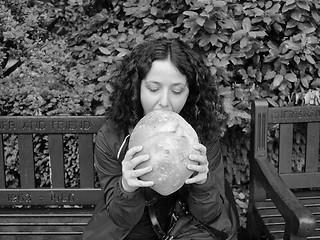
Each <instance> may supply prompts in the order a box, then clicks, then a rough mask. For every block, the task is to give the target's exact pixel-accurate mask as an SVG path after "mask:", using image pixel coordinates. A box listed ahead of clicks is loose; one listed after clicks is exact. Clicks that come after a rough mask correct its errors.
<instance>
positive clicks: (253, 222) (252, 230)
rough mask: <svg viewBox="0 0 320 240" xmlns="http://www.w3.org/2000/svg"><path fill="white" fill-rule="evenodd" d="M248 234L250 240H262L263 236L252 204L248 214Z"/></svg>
mask: <svg viewBox="0 0 320 240" xmlns="http://www.w3.org/2000/svg"><path fill="white" fill-rule="evenodd" d="M250 205H251V206H250ZM247 234H248V239H250V240H259V239H261V234H262V232H261V227H260V224H259V220H258V219H257V217H256V212H255V209H254V207H253V206H252V204H250V202H249V207H248V212H247Z"/></svg>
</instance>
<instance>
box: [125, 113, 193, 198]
mask: <svg viewBox="0 0 320 240" xmlns="http://www.w3.org/2000/svg"><path fill="white" fill-rule="evenodd" d="M196 143H198V136H197V133H196V132H195V130H194V129H193V128H192V127H191V125H190V124H189V123H187V122H186V121H185V120H184V119H183V118H182V117H181V116H180V115H179V114H177V113H175V112H172V111H164V110H155V111H152V112H150V113H148V114H147V115H146V116H144V117H143V118H142V119H141V120H140V121H139V122H138V124H137V125H136V126H135V128H134V129H133V132H132V134H131V136H130V141H129V148H131V147H133V146H139V145H141V146H143V150H142V151H141V152H139V153H138V154H137V155H139V154H145V153H147V154H149V156H150V159H149V160H148V161H146V162H144V163H141V164H139V165H138V166H137V169H139V168H143V167H146V166H149V165H151V166H152V171H151V172H150V173H148V174H145V175H143V176H141V179H142V180H146V181H149V180H151V181H154V183H155V184H154V186H153V187H152V189H154V190H155V191H157V192H158V193H160V194H162V195H165V196H167V195H169V194H171V193H173V192H175V191H177V190H178V189H180V188H181V187H182V186H183V184H184V182H185V180H187V179H188V178H189V177H190V176H191V175H192V173H193V172H192V171H190V170H188V169H187V164H189V163H191V164H195V163H194V162H193V161H191V160H190V159H189V155H190V154H193V153H197V151H196V150H195V149H194V148H193V146H194V145H195V144H196Z"/></svg>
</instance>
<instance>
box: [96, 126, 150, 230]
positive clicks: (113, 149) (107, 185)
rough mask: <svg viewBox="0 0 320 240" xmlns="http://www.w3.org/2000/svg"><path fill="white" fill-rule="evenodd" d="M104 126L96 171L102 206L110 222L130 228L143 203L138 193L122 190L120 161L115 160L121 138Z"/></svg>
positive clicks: (139, 216) (137, 217)
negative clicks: (105, 209) (101, 195)
mask: <svg viewBox="0 0 320 240" xmlns="http://www.w3.org/2000/svg"><path fill="white" fill-rule="evenodd" d="M118 135H119V134H117V133H116V132H114V130H113V129H111V128H110V127H108V126H107V125H104V126H103V127H102V128H101V129H100V131H99V132H98V133H97V136H96V140H95V141H96V142H95V143H96V145H95V167H96V170H97V173H98V177H99V182H100V186H101V189H102V191H103V192H104V196H105V204H106V207H107V210H108V213H109V215H110V217H111V219H112V220H113V222H114V223H115V224H116V225H118V226H121V227H124V228H132V227H133V226H134V225H135V224H136V223H137V222H138V221H139V220H140V218H141V216H142V214H143V211H144V207H145V205H146V201H145V199H144V197H143V195H142V194H141V193H140V190H137V191H135V192H133V193H128V192H126V191H125V190H124V189H123V188H122V184H121V176H122V166H121V160H118V159H117V152H118V150H119V148H120V144H121V143H120V141H121V140H120V137H119V136H118Z"/></svg>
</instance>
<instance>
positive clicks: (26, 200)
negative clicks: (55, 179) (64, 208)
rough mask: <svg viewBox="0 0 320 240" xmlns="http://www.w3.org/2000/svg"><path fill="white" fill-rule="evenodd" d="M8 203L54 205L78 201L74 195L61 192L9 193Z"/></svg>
mask: <svg viewBox="0 0 320 240" xmlns="http://www.w3.org/2000/svg"><path fill="white" fill-rule="evenodd" d="M7 200H8V203H14V204H27V205H28V204H30V203H33V202H42V201H46V202H48V201H49V202H50V203H52V204H61V203H64V204H72V203H74V202H75V200H76V196H75V194H74V193H65V192H63V193H61V192H57V193H56V192H50V193H47V194H44V195H40V194H32V193H28V192H26V193H25V192H23V193H7Z"/></svg>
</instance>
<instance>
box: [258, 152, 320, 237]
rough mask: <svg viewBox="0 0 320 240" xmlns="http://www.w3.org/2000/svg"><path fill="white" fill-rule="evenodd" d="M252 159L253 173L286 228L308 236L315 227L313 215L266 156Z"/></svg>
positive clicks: (294, 232)
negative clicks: (254, 167)
mask: <svg viewBox="0 0 320 240" xmlns="http://www.w3.org/2000/svg"><path fill="white" fill-rule="evenodd" d="M254 161H255V164H257V169H256V170H257V171H255V172H254V174H255V175H256V177H257V179H258V180H259V181H260V182H261V183H262V186H263V187H264V188H265V190H266V191H267V192H268V194H270V198H271V200H272V202H273V203H274V204H275V205H276V207H277V209H278V210H279V212H280V213H281V214H282V216H283V218H284V219H285V222H286V230H289V231H290V232H292V233H293V234H294V235H297V236H303V237H305V236H310V235H311V234H312V233H313V232H314V230H315V228H316V219H315V217H314V216H313V215H312V213H311V212H310V211H309V210H308V209H307V208H306V207H305V206H303V205H302V204H301V203H300V202H299V201H298V199H297V198H296V196H295V195H294V194H293V193H292V191H291V190H290V189H289V188H288V187H287V185H286V184H285V183H284V181H283V180H282V178H281V177H280V176H279V174H278V173H277V172H276V169H275V168H274V166H273V165H272V164H271V162H270V161H269V160H268V159H267V158H266V157H257V158H255V159H254Z"/></svg>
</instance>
